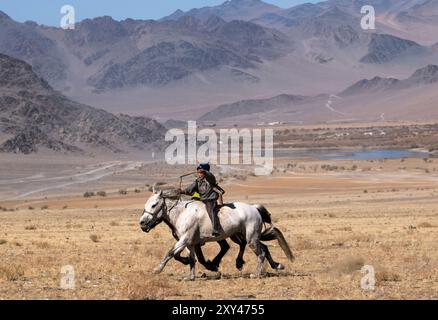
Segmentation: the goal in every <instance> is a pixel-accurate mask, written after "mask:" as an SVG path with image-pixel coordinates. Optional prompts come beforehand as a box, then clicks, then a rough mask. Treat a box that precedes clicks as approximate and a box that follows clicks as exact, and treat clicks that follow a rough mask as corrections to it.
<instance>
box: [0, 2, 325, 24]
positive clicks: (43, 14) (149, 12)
mask: <svg viewBox="0 0 438 320" xmlns="http://www.w3.org/2000/svg"><path fill="white" fill-rule="evenodd" d="M224 1H225V0H155V1H153V0H32V1H29V0H0V10H1V11H3V12H5V13H6V14H8V15H9V16H10V17H11V18H13V19H14V20H17V21H20V22H24V21H26V20H32V21H36V22H38V23H40V24H46V25H51V26H59V23H60V20H61V17H62V15H61V13H60V10H61V7H62V6H64V5H72V6H74V8H75V10H76V20H77V21H81V20H83V19H86V18H94V17H97V16H103V15H109V16H112V17H113V18H114V19H116V20H123V19H126V18H134V19H159V18H161V17H164V16H166V15H169V14H171V13H172V12H174V11H175V10H176V9H181V10H184V11H187V10H188V9H192V8H200V7H205V6H214V5H218V4H221V3H223V2H224ZM265 2H267V3H272V4H275V5H277V6H279V7H283V8H289V7H292V6H294V5H297V4H300V3H305V2H319V1H314V0H307V1H306V0H265Z"/></svg>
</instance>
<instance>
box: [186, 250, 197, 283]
mask: <svg viewBox="0 0 438 320" xmlns="http://www.w3.org/2000/svg"><path fill="white" fill-rule="evenodd" d="M187 249H188V250H189V260H190V275H189V276H188V277H186V278H184V280H189V281H194V280H195V278H196V270H195V266H196V256H195V247H194V246H189V247H187Z"/></svg>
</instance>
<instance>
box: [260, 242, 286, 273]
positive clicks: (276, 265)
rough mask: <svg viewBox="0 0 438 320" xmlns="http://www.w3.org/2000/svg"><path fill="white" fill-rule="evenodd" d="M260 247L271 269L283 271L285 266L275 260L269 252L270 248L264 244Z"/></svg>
mask: <svg viewBox="0 0 438 320" xmlns="http://www.w3.org/2000/svg"><path fill="white" fill-rule="evenodd" d="M260 246H261V247H262V250H263V251H264V252H265V256H266V259H268V262H269V264H270V265H271V268H272V269H274V270H283V269H284V266H283V265H282V264H281V263H278V262H275V261H274V259H273V258H272V256H271V253H270V252H269V249H268V246H267V245H265V244H264V243H262V242H260Z"/></svg>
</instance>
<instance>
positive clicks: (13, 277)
mask: <svg viewBox="0 0 438 320" xmlns="http://www.w3.org/2000/svg"><path fill="white" fill-rule="evenodd" d="M23 277H24V269H23V267H22V266H21V265H15V264H12V265H7V266H0V278H3V279H6V280H8V281H17V280H21V279H23Z"/></svg>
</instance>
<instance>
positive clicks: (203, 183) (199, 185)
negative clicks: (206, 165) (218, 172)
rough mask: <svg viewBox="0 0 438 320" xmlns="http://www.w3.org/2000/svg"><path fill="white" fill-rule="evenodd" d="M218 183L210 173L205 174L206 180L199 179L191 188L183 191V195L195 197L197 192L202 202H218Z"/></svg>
mask: <svg viewBox="0 0 438 320" xmlns="http://www.w3.org/2000/svg"><path fill="white" fill-rule="evenodd" d="M216 186H217V182H216V177H215V176H214V175H213V174H212V173H211V172H209V171H206V172H205V178H204V179H199V178H197V179H196V180H195V182H193V183H192V184H191V185H190V186H189V187H187V188H186V189H185V190H183V191H182V193H183V194H187V195H193V194H194V193H195V192H197V193H199V195H200V196H201V198H200V200H201V201H212V200H214V201H216V200H217V199H218V194H217V193H216V192H215V191H214V188H216Z"/></svg>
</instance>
